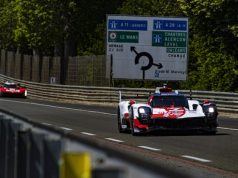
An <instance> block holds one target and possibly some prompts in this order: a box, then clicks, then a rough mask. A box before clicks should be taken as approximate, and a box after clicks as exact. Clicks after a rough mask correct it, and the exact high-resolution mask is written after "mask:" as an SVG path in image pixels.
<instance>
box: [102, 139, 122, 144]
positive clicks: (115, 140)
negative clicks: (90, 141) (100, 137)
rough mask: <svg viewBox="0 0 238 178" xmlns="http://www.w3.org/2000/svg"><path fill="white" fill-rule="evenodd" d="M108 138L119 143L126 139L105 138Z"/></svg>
mask: <svg viewBox="0 0 238 178" xmlns="http://www.w3.org/2000/svg"><path fill="white" fill-rule="evenodd" d="M105 139H106V140H110V141H113V142H117V143H122V142H124V141H122V140H118V139H114V138H105Z"/></svg>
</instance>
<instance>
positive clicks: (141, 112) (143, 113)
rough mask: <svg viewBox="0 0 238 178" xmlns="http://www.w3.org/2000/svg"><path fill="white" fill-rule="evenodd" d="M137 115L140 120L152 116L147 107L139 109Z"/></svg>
mask: <svg viewBox="0 0 238 178" xmlns="http://www.w3.org/2000/svg"><path fill="white" fill-rule="evenodd" d="M138 114H139V118H140V119H148V118H149V117H150V115H151V114H152V111H151V108H149V107H139V108H138Z"/></svg>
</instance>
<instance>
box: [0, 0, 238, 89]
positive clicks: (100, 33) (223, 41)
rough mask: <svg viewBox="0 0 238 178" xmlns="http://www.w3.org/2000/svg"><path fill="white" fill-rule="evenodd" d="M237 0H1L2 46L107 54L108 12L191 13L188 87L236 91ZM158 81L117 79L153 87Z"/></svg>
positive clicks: (48, 52)
mask: <svg viewBox="0 0 238 178" xmlns="http://www.w3.org/2000/svg"><path fill="white" fill-rule="evenodd" d="M237 11H238V1H237V0H212V1H211V0H146V1H144V0H113V1H110V0H100V1H98V0H80V1H79V0H0V45H1V48H2V49H6V50H14V51H18V52H20V53H23V54H38V55H49V56H53V55H58V56H76V55H92V54H93V55H98V54H105V35H106V34H105V33H106V22H105V21H106V15H107V14H126V15H146V16H176V17H177V16H178V17H180V16H186V17H188V18H189V64H188V79H187V81H184V82H176V83H173V85H176V86H177V87H180V88H184V89H197V90H214V91H238V82H237V81H238V15H237ZM158 83H160V82H158V81H150V82H141V81H115V85H118V86H119V85H122V84H124V85H125V86H129V87H133V86H134V87H138V86H139V87H140V86H141V87H150V86H151V87H153V86H155V85H158Z"/></svg>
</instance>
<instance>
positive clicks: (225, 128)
mask: <svg viewBox="0 0 238 178" xmlns="http://www.w3.org/2000/svg"><path fill="white" fill-rule="evenodd" d="M217 128H218V129H224V130H232V131H238V129H233V128H227V127H217Z"/></svg>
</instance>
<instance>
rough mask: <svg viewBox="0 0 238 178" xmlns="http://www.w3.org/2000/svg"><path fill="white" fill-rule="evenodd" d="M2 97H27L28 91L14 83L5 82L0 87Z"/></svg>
mask: <svg viewBox="0 0 238 178" xmlns="http://www.w3.org/2000/svg"><path fill="white" fill-rule="evenodd" d="M0 96H14V97H23V98H26V97H27V89H26V88H25V87H22V86H20V84H16V83H14V82H9V81H7V82H5V83H3V84H1V85H0Z"/></svg>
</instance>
